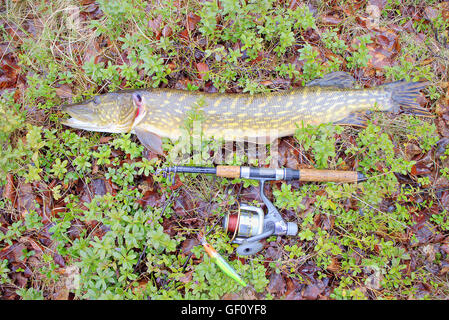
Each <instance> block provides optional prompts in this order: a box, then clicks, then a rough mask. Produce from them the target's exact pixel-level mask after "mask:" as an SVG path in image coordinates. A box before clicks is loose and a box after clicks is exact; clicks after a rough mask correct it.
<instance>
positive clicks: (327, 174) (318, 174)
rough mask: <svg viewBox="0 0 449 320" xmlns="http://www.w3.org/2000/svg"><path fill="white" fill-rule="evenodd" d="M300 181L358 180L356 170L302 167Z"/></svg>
mask: <svg viewBox="0 0 449 320" xmlns="http://www.w3.org/2000/svg"><path fill="white" fill-rule="evenodd" d="M299 171H300V176H299V181H309V182H311V181H320V182H357V181H358V180H359V179H358V178H359V176H358V173H357V172H356V171H342V170H317V169H301V170H299Z"/></svg>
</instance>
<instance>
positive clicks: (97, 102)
mask: <svg viewBox="0 0 449 320" xmlns="http://www.w3.org/2000/svg"><path fill="white" fill-rule="evenodd" d="M92 101H93V102H94V103H95V104H100V102H101V101H100V97H99V96H96V97H95V98H93V99H92Z"/></svg>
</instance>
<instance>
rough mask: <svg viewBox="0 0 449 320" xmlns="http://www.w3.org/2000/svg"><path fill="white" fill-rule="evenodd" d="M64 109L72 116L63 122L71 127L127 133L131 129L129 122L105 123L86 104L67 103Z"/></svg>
mask: <svg viewBox="0 0 449 320" xmlns="http://www.w3.org/2000/svg"><path fill="white" fill-rule="evenodd" d="M62 111H63V112H66V113H68V114H69V115H70V116H71V118H69V119H65V120H62V121H61V123H62V124H63V125H66V126H69V127H71V128H75V129H83V130H88V131H97V132H110V133H127V132H129V130H130V125H129V124H117V123H114V122H109V123H103V121H101V119H100V117H99V115H98V113H97V112H96V111H95V110H92V108H90V107H88V106H87V105H86V104H71V105H65V106H63V107H62Z"/></svg>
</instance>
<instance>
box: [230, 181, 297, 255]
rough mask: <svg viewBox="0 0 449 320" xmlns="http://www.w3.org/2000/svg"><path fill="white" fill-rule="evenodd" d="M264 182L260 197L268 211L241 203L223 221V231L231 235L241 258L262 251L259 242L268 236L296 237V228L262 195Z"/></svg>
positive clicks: (261, 182)
mask: <svg viewBox="0 0 449 320" xmlns="http://www.w3.org/2000/svg"><path fill="white" fill-rule="evenodd" d="M263 188H264V180H261V181H260V196H261V198H262V201H263V202H264V204H265V206H266V207H267V209H268V212H267V214H266V215H265V213H264V211H263V210H262V209H261V208H259V207H255V206H250V205H248V204H245V203H242V204H239V205H238V210H237V213H229V214H228V215H226V216H225V218H224V219H223V229H224V230H225V231H226V232H228V233H229V234H232V238H231V241H232V243H237V244H239V246H238V247H237V250H236V251H237V253H238V254H239V255H241V256H248V255H253V254H256V253H257V252H259V251H260V250H262V247H263V244H262V243H261V242H260V241H261V240H263V239H265V238H268V237H270V236H284V235H286V236H296V235H297V233H298V226H297V225H296V223H293V222H286V221H285V220H284V219H283V218H282V216H281V215H280V213H279V211H278V210H277V209H276V207H275V206H274V205H273V203H272V202H271V201H270V200H268V198H267V197H266V196H265V194H264V193H263Z"/></svg>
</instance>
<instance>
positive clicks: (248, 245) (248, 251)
mask: <svg viewBox="0 0 449 320" xmlns="http://www.w3.org/2000/svg"><path fill="white" fill-rule="evenodd" d="M262 248H263V244H262V243H260V242H259V241H254V242H244V243H242V244H241V245H239V246H238V247H237V250H236V252H237V254H238V255H240V256H250V255H253V254H256V253H257V252H259V251H260V250H262Z"/></svg>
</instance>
